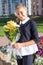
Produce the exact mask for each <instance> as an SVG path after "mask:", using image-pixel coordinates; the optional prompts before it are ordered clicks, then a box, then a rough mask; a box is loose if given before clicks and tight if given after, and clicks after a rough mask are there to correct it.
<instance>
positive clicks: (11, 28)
mask: <svg viewBox="0 0 43 65" xmlns="http://www.w3.org/2000/svg"><path fill="white" fill-rule="evenodd" d="M4 33H5V34H6V36H7V38H8V39H9V40H10V43H11V42H13V41H14V42H16V41H17V40H18V38H17V35H18V34H19V25H17V24H16V23H15V22H14V21H9V22H7V24H6V25H4ZM16 38H17V39H16ZM11 44H12V43H11Z"/></svg>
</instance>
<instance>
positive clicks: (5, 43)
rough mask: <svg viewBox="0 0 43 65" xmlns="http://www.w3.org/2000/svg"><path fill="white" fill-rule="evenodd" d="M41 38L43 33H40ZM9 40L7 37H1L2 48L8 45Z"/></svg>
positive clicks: (0, 44)
mask: <svg viewBox="0 0 43 65" xmlns="http://www.w3.org/2000/svg"><path fill="white" fill-rule="evenodd" d="M38 35H39V37H40V36H43V33H38ZM8 44H9V40H8V39H7V37H6V36H3V37H0V46H4V45H8Z"/></svg>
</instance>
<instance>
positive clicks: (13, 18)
mask: <svg viewBox="0 0 43 65" xmlns="http://www.w3.org/2000/svg"><path fill="white" fill-rule="evenodd" d="M16 18H17V17H16V16H15V15H14V14H10V15H9V19H10V20H14V21H15V20H16Z"/></svg>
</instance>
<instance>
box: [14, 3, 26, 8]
mask: <svg viewBox="0 0 43 65" xmlns="http://www.w3.org/2000/svg"><path fill="white" fill-rule="evenodd" d="M21 7H23V8H26V7H25V5H24V4H22V3H19V4H17V5H16V6H15V9H19V8H21Z"/></svg>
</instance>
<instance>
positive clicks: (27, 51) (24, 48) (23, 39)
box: [13, 3, 39, 65]
mask: <svg viewBox="0 0 43 65" xmlns="http://www.w3.org/2000/svg"><path fill="white" fill-rule="evenodd" d="M15 11H16V16H17V17H18V19H19V20H20V22H19V21H18V22H19V25H20V34H21V36H20V39H19V40H18V42H17V43H15V44H13V47H14V48H16V49H18V50H20V52H21V56H22V59H19V58H18V59H17V62H18V65H32V62H33V54H34V53H36V52H37V51H38V48H37V43H38V42H39V39H38V32H37V28H36V23H35V21H33V20H31V19H30V18H29V17H28V16H27V9H26V7H25V6H24V5H23V4H22V3H20V4H17V5H16V8H15Z"/></svg>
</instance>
